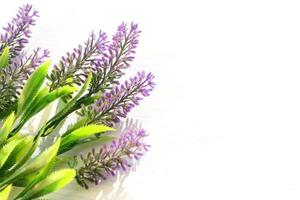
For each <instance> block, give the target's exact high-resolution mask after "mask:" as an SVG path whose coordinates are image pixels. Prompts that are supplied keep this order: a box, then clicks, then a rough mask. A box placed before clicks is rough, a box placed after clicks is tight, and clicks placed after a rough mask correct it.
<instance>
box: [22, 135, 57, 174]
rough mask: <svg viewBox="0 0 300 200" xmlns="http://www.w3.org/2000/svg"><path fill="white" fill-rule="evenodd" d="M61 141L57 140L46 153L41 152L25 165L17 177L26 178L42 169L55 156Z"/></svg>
mask: <svg viewBox="0 0 300 200" xmlns="http://www.w3.org/2000/svg"><path fill="white" fill-rule="evenodd" d="M60 141H61V139H60V138H58V140H57V141H56V142H55V143H54V144H53V145H52V146H51V147H49V148H48V149H47V150H46V151H44V152H42V153H41V154H40V155H38V156H37V157H36V158H34V159H33V160H32V161H30V162H29V163H28V164H27V165H25V166H24V167H23V169H22V171H21V172H20V173H19V176H26V175H28V174H31V173H34V172H37V171H38V170H40V169H42V168H43V167H44V166H46V165H48V164H49V163H50V162H51V161H52V159H53V158H54V157H55V156H56V154H57V151H58V148H59V145H60Z"/></svg>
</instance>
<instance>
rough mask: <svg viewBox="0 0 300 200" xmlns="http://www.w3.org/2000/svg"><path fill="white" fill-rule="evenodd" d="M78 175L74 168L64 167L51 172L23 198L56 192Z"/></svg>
mask: <svg viewBox="0 0 300 200" xmlns="http://www.w3.org/2000/svg"><path fill="white" fill-rule="evenodd" d="M75 176H76V171H75V170H74V169H62V170H59V171H56V172H53V173H52V174H50V175H49V176H48V177H47V178H45V179H44V180H42V181H40V182H39V183H37V184H36V185H35V186H34V187H33V188H32V189H31V190H30V191H28V192H27V193H26V194H25V195H24V196H23V197H22V198H21V199H22V200H27V199H35V198H38V197H41V196H44V195H46V194H49V193H51V192H55V191H57V190H59V189H61V188H63V187H65V186H66V185H67V184H69V183H70V182H71V181H72V180H73V179H74V177H75Z"/></svg>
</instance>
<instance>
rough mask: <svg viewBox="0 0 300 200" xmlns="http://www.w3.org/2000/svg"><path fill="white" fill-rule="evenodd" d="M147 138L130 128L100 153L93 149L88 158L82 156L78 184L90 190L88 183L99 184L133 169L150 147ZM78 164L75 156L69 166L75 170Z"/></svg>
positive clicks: (141, 131) (77, 177)
mask: <svg viewBox="0 0 300 200" xmlns="http://www.w3.org/2000/svg"><path fill="white" fill-rule="evenodd" d="M146 136H147V135H146V133H145V131H144V130H143V129H141V128H128V129H125V130H124V131H123V132H122V133H121V135H120V137H119V139H117V140H114V141H113V142H112V143H111V144H110V145H109V146H106V145H104V146H103V147H102V148H100V150H99V152H96V151H95V149H92V151H91V152H89V153H88V154H87V156H85V157H84V156H83V155H81V156H80V160H81V161H82V164H83V165H82V166H81V167H79V168H77V170H76V171H77V176H76V179H77V182H78V183H79V184H80V185H81V186H82V187H85V188H86V189H88V184H87V182H88V181H89V182H93V183H95V184H98V183H99V182H101V180H105V179H106V177H107V176H108V175H112V176H115V174H116V172H117V171H118V170H120V169H121V170H123V171H126V169H127V168H129V167H131V162H132V161H133V160H138V159H140V157H141V156H142V155H143V154H144V152H145V151H147V150H148V148H149V147H150V145H148V144H145V143H144V142H143V139H144V138H145V137H146ZM130 161H131V162H130ZM77 164H78V158H77V157H76V156H75V157H74V160H73V162H69V165H70V166H71V167H72V168H74V167H76V165H77Z"/></svg>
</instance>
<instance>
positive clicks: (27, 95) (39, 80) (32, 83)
mask: <svg viewBox="0 0 300 200" xmlns="http://www.w3.org/2000/svg"><path fill="white" fill-rule="evenodd" d="M50 65H51V62H50V60H47V61H46V62H44V63H43V64H41V65H40V66H39V67H38V68H37V69H36V70H35V71H34V72H33V73H32V75H31V76H30V77H29V79H28V80H27V82H26V84H25V86H24V88H23V90H22V93H21V95H20V98H19V105H18V113H17V116H19V115H20V114H21V113H22V112H24V111H25V110H26V108H27V107H30V104H31V103H32V101H33V99H34V97H35V96H36V94H37V93H38V91H39V89H40V87H41V86H42V84H43V82H44V80H45V78H46V76H47V73H48V69H49V66H50Z"/></svg>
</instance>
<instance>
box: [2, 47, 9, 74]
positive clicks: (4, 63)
mask: <svg viewBox="0 0 300 200" xmlns="http://www.w3.org/2000/svg"><path fill="white" fill-rule="evenodd" d="M8 64H9V47H5V48H4V50H3V53H2V54H1V56H0V69H1V68H4V67H6V66H7V65H8Z"/></svg>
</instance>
